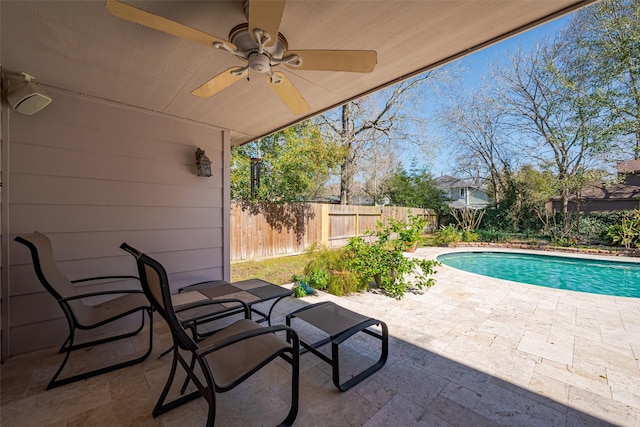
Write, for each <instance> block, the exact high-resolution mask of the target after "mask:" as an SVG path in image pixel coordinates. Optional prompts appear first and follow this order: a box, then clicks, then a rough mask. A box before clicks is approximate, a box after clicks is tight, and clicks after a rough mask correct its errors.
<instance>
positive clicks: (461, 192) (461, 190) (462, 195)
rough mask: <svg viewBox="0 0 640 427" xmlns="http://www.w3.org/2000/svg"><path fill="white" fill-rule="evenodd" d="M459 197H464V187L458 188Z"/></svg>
mask: <svg viewBox="0 0 640 427" xmlns="http://www.w3.org/2000/svg"><path fill="white" fill-rule="evenodd" d="M460 198H461V199H464V188H461V189H460Z"/></svg>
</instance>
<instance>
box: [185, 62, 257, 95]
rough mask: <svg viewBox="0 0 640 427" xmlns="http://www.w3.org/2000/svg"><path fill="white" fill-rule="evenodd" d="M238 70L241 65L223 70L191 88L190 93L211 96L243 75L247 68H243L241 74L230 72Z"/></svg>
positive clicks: (240, 68)
mask: <svg viewBox="0 0 640 427" xmlns="http://www.w3.org/2000/svg"><path fill="white" fill-rule="evenodd" d="M239 70H242V67H233V68H229V69H228V70H227V71H223V72H222V73H220V74H218V75H217V76H215V77H214V78H212V79H211V80H209V81H208V82H206V83H205V84H203V85H202V86H200V87H199V88H197V89H195V90H193V91H192V92H191V94H192V95H195V96H200V97H202V98H208V97H210V96H213V95H215V94H216V93H218V92H220V91H221V90H223V89H225V88H227V87H229V86H231V85H232V84H234V83H235V82H237V81H238V80H240V79H242V78H243V77H245V76H246V75H247V73H248V72H249V71H248V70H244V72H242V74H240V73H238V74H237V75H236V74H232V72H233V71H239Z"/></svg>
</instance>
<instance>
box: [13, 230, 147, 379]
mask: <svg viewBox="0 0 640 427" xmlns="http://www.w3.org/2000/svg"><path fill="white" fill-rule="evenodd" d="M38 234H39V233H38ZM14 240H15V241H16V242H19V243H22V244H23V245H25V246H27V247H28V248H29V251H30V252H31V257H32V260H33V268H34V269H35V272H36V275H37V277H38V279H39V280H40V283H42V285H43V286H44V287H45V289H46V290H47V291H48V292H49V293H50V294H51V295H53V297H54V298H55V299H56V300H57V301H58V304H59V305H60V307H61V308H62V311H63V312H64V315H65V317H66V319H67V324H68V325H69V335H68V337H67V339H66V340H65V341H64V343H63V344H62V347H60V350H59V351H58V353H65V356H64V360H63V361H62V363H61V364H60V367H59V368H58V370H57V371H56V373H55V374H54V375H53V378H51V381H49V384H48V385H47V390H50V389H52V388H55V387H60V386H63V385H66V384H70V383H73V382H76V381H80V380H85V379H87V378H91V377H94V376H97V375H102V374H105V373H107V372H111V371H115V370H117V369H121V368H125V367H127V366H131V365H135V364H137V363H140V362H142V361H143V360H145V359H146V358H147V357H148V356H149V354H151V350H152V346H153V310H152V309H151V305H148V306H146V307H137V308H133V309H131V310H127V311H124V312H120V313H117V314H116V315H114V316H112V317H110V318H108V319H105V320H103V321H101V322H98V323H93V324H86V325H85V324H82V323H80V322H79V321H78V319H77V317H76V315H75V314H74V312H73V310H72V308H71V306H70V305H69V302H71V301H75V300H80V299H83V298H90V297H98V296H106V295H124V294H142V293H143V292H142V291H141V290H123V289H119V290H108V291H99V292H91V293H85V294H78V295H74V296H70V297H66V298H65V297H62V295H60V293H59V292H58V291H57V290H56V289H55V287H54V286H53V284H52V283H51V282H50V281H49V280H48V279H47V275H46V273H45V272H44V271H43V269H42V265H41V262H40V253H39V251H38V248H37V246H36V245H35V244H34V243H33V242H31V241H30V240H28V236H24V237H23V236H17V237H16V238H15V239H14ZM52 256H53V255H52ZM109 279H136V280H139V278H138V277H137V276H97V277H89V278H85V279H78V280H71V281H70V282H71V283H72V284H75V283H82V282H89V281H100V280H109ZM137 311H140V312H141V313H142V321H141V324H140V327H138V328H137V329H136V330H134V331H132V332H126V333H123V334H119V335H114V336H110V337H107V338H100V339H97V340H92V341H87V342H83V343H80V344H74V339H75V335H76V334H75V332H76V329H79V330H92V329H96V328H98V327H100V326H104V325H106V324H108V323H111V322H113V321H115V320H118V319H121V318H123V317H125V316H129V315H131V314H133V313H135V312H137ZM145 312H146V313H147V315H148V317H149V348H148V349H147V351H146V352H145V353H144V354H143V355H142V356H140V357H137V358H134V359H130V360H125V361H123V362H119V363H116V364H114V365H110V366H106V367H103V368H99V369H95V370H91V371H88V372H83V373H81V374H77V375H73V376H70V377H67V378H62V379H58V376H59V375H60V374H61V373H62V371H63V369H64V367H65V365H66V364H67V361H68V360H69V357H70V355H71V352H72V351H74V350H78V349H82V348H87V347H92V346H95V345H100V344H105V343H108V342H112V341H116V340H120V339H124V338H128V337H131V336H134V335H136V334H137V333H139V332H140V331H141V330H142V329H143V328H144V324H145V319H144V317H145V316H144V314H145Z"/></svg>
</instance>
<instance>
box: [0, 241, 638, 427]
mask: <svg viewBox="0 0 640 427" xmlns="http://www.w3.org/2000/svg"><path fill="white" fill-rule="evenodd" d="M483 249H484V248H483ZM459 250H465V251H467V250H474V248H460V249H459ZM450 251H451V249H448V248H422V249H419V250H418V251H417V252H416V253H415V254H414V256H417V257H424V258H434V257H435V256H437V255H438V254H440V253H444V252H450ZM519 252H527V251H519ZM605 259H609V258H605ZM617 259H622V258H620V257H618V258H617ZM631 261H637V260H634V259H632V260H631ZM437 270H438V273H437V274H436V276H435V277H436V285H435V286H434V287H432V288H431V289H429V290H428V291H426V292H424V293H423V294H420V295H417V294H407V295H406V296H405V297H404V298H403V299H402V300H399V301H397V300H393V299H390V298H388V297H385V296H382V295H378V294H375V293H366V294H359V295H354V296H350V297H342V298H337V297H334V296H332V295H328V294H325V293H319V295H317V296H311V297H307V298H303V299H299V300H298V299H287V300H284V301H282V302H281V303H279V304H278V306H277V307H276V314H275V316H276V319H275V320H276V323H277V322H282V321H283V317H284V315H285V314H286V313H289V312H291V311H293V310H295V309H297V308H299V307H301V306H303V305H305V304H309V303H315V302H320V301H335V302H336V303H338V304H340V305H342V306H344V307H347V308H349V309H352V310H354V311H357V312H359V313H361V314H364V315H368V316H371V317H375V318H378V319H381V320H384V321H385V322H386V323H387V325H388V326H389V333H390V343H389V347H390V355H389V360H388V362H387V364H386V365H385V367H384V368H383V369H382V370H380V371H378V372H377V373H375V374H374V375H372V376H371V377H369V378H367V379H366V380H365V381H363V382H362V383H360V384H359V385H357V386H356V387H354V388H353V389H351V390H349V391H347V392H345V393H340V392H338V391H337V390H336V389H335V388H334V387H333V385H332V383H331V370H330V368H329V367H328V365H326V364H324V363H323V362H321V361H319V359H318V358H316V357H315V356H313V355H311V354H305V355H304V356H302V372H301V388H300V401H301V406H300V412H299V415H298V418H297V420H296V423H295V425H299V426H328V425H331V426H367V427H373V426H402V427H409V426H474V427H475V426H497V425H507V426H532V427H541V426H567V427H569V426H572V427H573V426H594V425H623V426H637V425H640V363H639V360H638V359H640V299H636V298H625V297H611V296H604V295H594V294H585V293H578V292H571V291H563V290H556V289H551V288H545V287H539V286H532V285H525V284H520V283H515V282H509V281H504V280H500V279H492V278H488V277H482V276H478V275H475V274H471V273H466V272H462V271H460V270H456V269H453V268H450V267H446V266H440V267H438V268H437ZM154 327H155V332H156V333H155V339H156V341H155V343H154V344H155V345H154V354H153V355H152V357H151V358H149V359H148V360H147V361H145V362H143V363H142V364H139V365H137V366H134V367H130V368H126V369H124V370H121V371H118V372H115V373H111V374H108V375H103V376H101V377H97V378H94V379H91V380H88V381H84V382H81V383H76V384H72V385H69V386H65V387H61V388H58V389H54V390H51V391H47V392H45V391H44V385H45V384H46V381H47V380H48V377H49V376H50V374H51V373H52V370H54V369H55V367H56V363H58V362H59V360H60V359H59V357H58V356H56V355H55V354H54V350H55V349H48V350H42V351H38V352H34V353H31V354H28V355H23V356H18V357H15V358H12V359H9V360H8V361H7V362H6V363H5V364H4V365H3V366H2V371H1V372H2V408H1V410H0V413H1V415H0V416H1V418H0V424H1V425H2V426H3V427H5V426H6V427H9V426H14V425H16V426H19V425H41V426H46V425H50V426H72V425H109V426H112V425H160V426H172V425H176V426H178V425H179V426H199V425H203V424H204V421H205V419H206V416H205V412H204V410H205V408H206V404H205V403H204V402H203V401H202V400H200V401H194V402H192V403H189V404H188V405H184V406H182V407H180V408H178V409H176V410H174V411H171V412H169V413H167V414H165V415H163V416H161V417H159V418H158V419H155V420H154V419H151V417H150V412H151V408H152V406H153V403H154V402H155V399H156V398H157V396H158V394H159V392H160V389H161V387H162V384H163V382H164V379H165V378H166V374H167V370H168V367H169V364H170V359H169V358H167V357H165V358H163V359H157V358H156V357H155V356H156V355H157V354H159V353H160V352H162V350H164V349H165V348H166V346H167V345H168V344H169V342H170V337H169V336H168V332H167V329H166V326H165V325H164V324H163V323H162V322H161V321H157V322H155V325H154ZM303 332H304V331H303ZM143 341H144V337H142V339H141V340H140V339H138V340H132V343H133V346H134V347H138V348H139V347H140V346H141V344H142V342H143ZM344 345H345V348H348V350H349V351H350V352H351V354H349V353H348V352H347V355H349V356H353V357H355V358H356V359H357V358H361V359H362V358H371V357H375V350H376V348H375V347H374V346H373V345H371V343H370V342H368V341H366V339H363V340H360V339H355V340H353V342H351V340H349V341H347V342H345V344H344ZM94 353H95V352H94ZM113 353H114V352H103V353H102V355H108V356H109V355H113ZM115 353H116V354H119V355H121V353H122V349H121V348H120V349H119V351H116V352H115ZM104 357H107V356H104ZM271 365H274V366H271ZM271 365H269V366H267V367H266V368H265V369H263V370H262V371H260V372H259V373H258V374H256V375H255V376H254V377H252V378H251V379H250V380H248V381H247V382H245V383H244V384H243V385H241V386H239V387H238V388H236V389H235V390H232V391H231V392H228V393H225V394H222V395H219V396H218V399H217V402H218V405H219V413H218V416H217V419H216V420H217V424H216V425H222V426H236V425H237V426H253V425H274V424H276V422H277V421H279V417H281V416H284V414H285V413H286V408H287V406H286V405H287V402H288V397H287V393H288V374H287V372H286V364H284V363H279V362H278V363H276V364H271ZM347 369H348V368H347Z"/></svg>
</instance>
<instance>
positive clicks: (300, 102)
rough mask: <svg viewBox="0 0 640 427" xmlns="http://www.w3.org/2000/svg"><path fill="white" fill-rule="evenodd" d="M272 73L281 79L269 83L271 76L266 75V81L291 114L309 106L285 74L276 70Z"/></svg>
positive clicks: (304, 109) (300, 111)
mask: <svg viewBox="0 0 640 427" xmlns="http://www.w3.org/2000/svg"><path fill="white" fill-rule="evenodd" d="M273 74H274V75H275V76H276V77H279V78H280V79H282V80H281V81H280V83H271V77H269V76H267V78H266V81H267V83H268V84H269V87H270V88H271V89H273V91H274V92H275V93H276V94H277V95H278V96H279V97H280V99H281V100H282V102H284V104H285V105H286V106H287V108H288V109H289V111H291V112H292V113H293V114H302V113H304V112H306V111H308V110H309V109H310V108H311V107H310V106H309V104H307V101H306V100H305V99H304V98H303V97H302V94H301V93H300V92H299V91H298V89H296V87H295V86H294V85H293V83H291V80H289V79H288V78H287V76H285V75H284V74H283V73H281V72H278V71H276V72H274V73H273Z"/></svg>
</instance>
